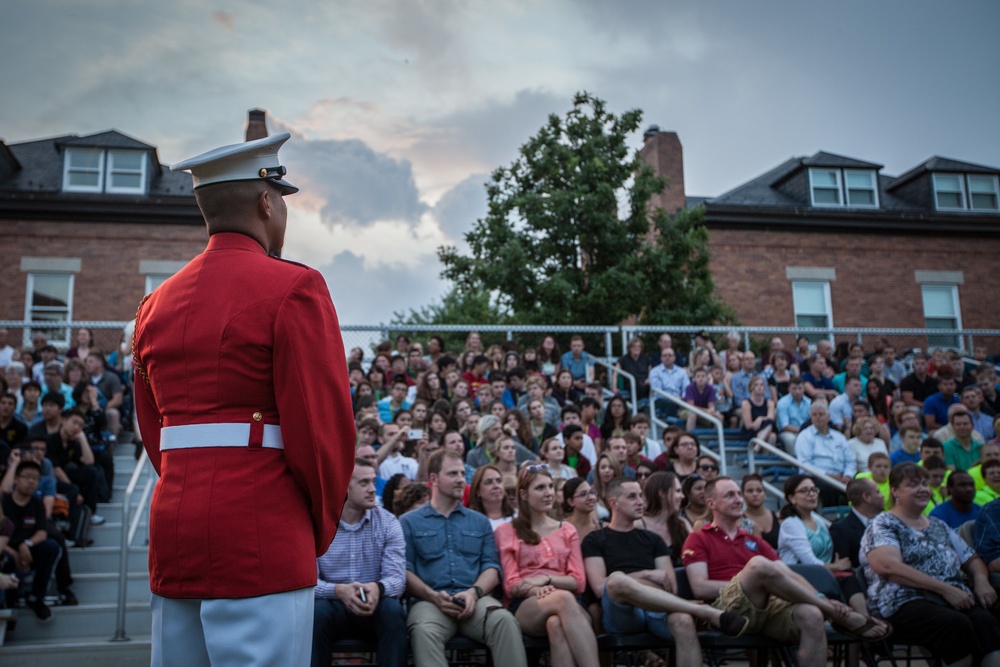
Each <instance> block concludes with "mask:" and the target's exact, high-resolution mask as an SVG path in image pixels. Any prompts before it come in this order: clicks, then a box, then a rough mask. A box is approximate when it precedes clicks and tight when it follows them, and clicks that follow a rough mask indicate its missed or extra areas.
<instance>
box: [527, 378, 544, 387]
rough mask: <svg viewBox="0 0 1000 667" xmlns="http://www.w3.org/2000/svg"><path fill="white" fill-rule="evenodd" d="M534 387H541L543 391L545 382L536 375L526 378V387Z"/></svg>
mask: <svg viewBox="0 0 1000 667" xmlns="http://www.w3.org/2000/svg"><path fill="white" fill-rule="evenodd" d="M536 385H537V386H539V387H541V388H542V389H545V380H543V379H542V378H541V377H540V376H538V375H532V376H531V377H530V378H528V382H527V386H528V387H534V386H536Z"/></svg>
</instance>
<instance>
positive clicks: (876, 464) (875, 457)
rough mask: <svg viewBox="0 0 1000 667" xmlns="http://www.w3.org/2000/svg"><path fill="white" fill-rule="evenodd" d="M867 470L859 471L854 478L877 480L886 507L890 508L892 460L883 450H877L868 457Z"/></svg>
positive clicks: (876, 483)
mask: <svg viewBox="0 0 1000 667" xmlns="http://www.w3.org/2000/svg"><path fill="white" fill-rule="evenodd" d="M866 467H867V468H868V471H867V472H859V473H858V475H857V477H855V478H854V479H870V480H871V481H873V482H875V485H876V486H877V487H878V490H879V493H881V494H882V497H883V498H884V499H885V509H889V508H890V507H891V505H890V504H889V500H890V495H889V471H890V470H892V460H891V459H890V458H889V457H888V456H886V455H885V454H884V453H882V452H875V453H874V454H872V455H871V456H869V457H868V462H867V466H866Z"/></svg>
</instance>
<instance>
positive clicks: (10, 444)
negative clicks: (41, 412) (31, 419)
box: [0, 394, 28, 462]
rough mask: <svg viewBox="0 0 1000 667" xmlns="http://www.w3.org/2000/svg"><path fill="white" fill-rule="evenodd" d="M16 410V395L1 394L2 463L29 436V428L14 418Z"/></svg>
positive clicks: (0, 437) (0, 459)
mask: <svg viewBox="0 0 1000 667" xmlns="http://www.w3.org/2000/svg"><path fill="white" fill-rule="evenodd" d="M16 408H17V399H16V398H15V397H14V394H0V462H3V461H6V460H7V455H8V454H10V452H11V450H12V449H14V448H15V447H16V446H17V445H19V444H20V443H21V441H23V440H24V439H25V437H27V435H28V426H27V425H26V424H25V423H24V422H22V421H21V420H20V419H17V418H16V417H15V416H14V411H15V409H16Z"/></svg>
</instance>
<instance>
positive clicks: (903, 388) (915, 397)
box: [899, 352, 954, 411]
mask: <svg viewBox="0 0 1000 667" xmlns="http://www.w3.org/2000/svg"><path fill="white" fill-rule="evenodd" d="M937 390H938V379H937V378H936V377H934V376H933V375H931V374H930V373H929V372H928V359H927V355H926V354H924V353H923V352H917V353H916V354H914V355H913V372H912V373H910V374H909V375H907V376H906V377H904V378H903V379H902V380H900V382H899V392H900V397H901V398H902V399H903V402H904V403H906V404H907V405H913V406H916V407H918V408H920V409H921V411H923V407H924V401H926V400H927V398H928V397H929V396H931V395H933V394H935V393H936V392H937ZM953 391H954V390H953Z"/></svg>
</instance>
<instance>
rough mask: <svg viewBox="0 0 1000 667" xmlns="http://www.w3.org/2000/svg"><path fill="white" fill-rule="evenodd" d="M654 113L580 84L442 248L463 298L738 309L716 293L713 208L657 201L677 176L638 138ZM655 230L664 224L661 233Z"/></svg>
mask: <svg viewBox="0 0 1000 667" xmlns="http://www.w3.org/2000/svg"><path fill="white" fill-rule="evenodd" d="M641 120H642V112H641V111H639V110H637V109H633V110H629V111H626V112H625V113H623V114H621V115H620V116H616V115H614V114H612V113H610V112H608V111H607V109H606V108H605V104H604V102H603V101H602V100H600V99H598V98H596V97H594V96H592V95H589V94H588V93H585V92H584V93H578V94H577V95H576V96H575V98H574V100H573V108H572V109H571V110H570V111H569V112H568V113H566V115H565V117H561V116H558V115H556V114H552V115H550V116H549V118H548V122H547V123H546V124H545V125H544V126H543V127H542V128H541V129H540V130H539V131H538V133H537V134H536V135H535V136H533V137H531V138H530V139H529V140H528V141H527V143H525V144H524V145H523V146H522V147H521V149H520V156H519V157H518V158H517V159H516V160H515V161H514V162H513V163H512V164H511V165H510V166H509V167H500V168H498V169H497V170H496V171H494V172H493V174H492V178H491V180H490V182H489V183H488V184H487V196H488V199H489V208H488V212H487V215H486V217H485V218H482V219H480V220H478V221H477V222H476V223H475V225H474V227H473V229H472V230H471V231H470V232H469V233H468V234H466V236H465V238H466V241H467V242H468V245H469V250H470V252H469V254H462V253H460V252H459V251H458V250H457V249H456V248H455V247H442V248H440V249H439V251H438V255H439V257H440V259H441V262H442V264H443V265H444V270H443V272H442V276H443V277H445V278H447V279H450V280H451V281H453V283H454V286H455V293H456V298H458V299H464V298H466V295H483V294H489V295H491V299H492V301H493V303H494V304H495V305H496V307H497V309H498V310H499V311H500V313H502V314H503V315H504V316H505V317H506V318H508V319H509V321H512V322H517V323H523V324H552V323H573V324H580V325H588V324H595V325H604V324H615V323H617V322H620V321H622V320H625V319H627V318H629V317H630V316H638V317H639V321H640V322H641V323H649V324H685V323H696V324H708V323H713V322H718V321H726V320H728V319H730V318H731V316H730V313H729V311H728V309H727V308H725V307H724V306H723V305H721V304H720V303H719V302H718V301H717V300H716V299H715V297H714V296H713V283H712V279H711V275H710V274H709V271H708V246H707V239H708V235H707V231H706V229H705V227H704V224H703V221H704V212H703V210H699V209H695V210H693V211H682V212H681V213H680V214H678V215H677V216H675V217H673V218H670V217H668V216H667V215H666V214H665V213H664V212H663V210H662V209H655V210H654V209H652V208H651V206H650V200H651V198H652V197H653V196H654V195H655V194H657V193H659V192H661V191H662V190H663V188H664V187H665V186H666V181H665V180H664V179H663V178H660V177H658V176H657V175H656V174H655V173H654V172H653V170H652V168H651V167H650V166H649V165H647V164H646V163H645V162H644V161H642V160H641V159H640V158H639V154H638V152H637V151H631V150H630V149H629V147H628V136H629V135H630V134H631V133H632V132H635V131H636V130H637V129H638V127H639V123H640V122H641ZM651 230H653V231H652V232H651Z"/></svg>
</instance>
